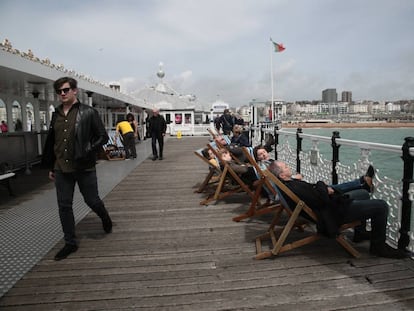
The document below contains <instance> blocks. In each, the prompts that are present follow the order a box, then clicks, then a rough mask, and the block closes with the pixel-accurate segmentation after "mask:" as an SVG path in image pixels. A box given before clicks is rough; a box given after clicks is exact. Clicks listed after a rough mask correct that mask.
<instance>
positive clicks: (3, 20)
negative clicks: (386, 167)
mask: <svg viewBox="0 0 414 311" xmlns="http://www.w3.org/2000/svg"><path fill="white" fill-rule="evenodd" d="M413 16H414V1H412V0H347V1H343V0H312V1H310V0H116V1H115V0H82V1H80V0H72V1H65V2H62V1H55V0H37V1H32V0H0V40H1V41H3V40H4V38H8V39H9V41H10V42H11V43H12V45H13V47H14V48H17V49H19V50H20V51H27V50H28V49H31V50H32V51H33V53H34V54H35V56H37V57H39V58H40V59H45V58H49V59H50V60H51V62H52V63H55V64H63V65H64V67H65V68H67V69H72V70H75V71H76V72H78V73H83V74H86V75H88V76H90V77H92V78H94V79H95V80H98V81H101V82H104V83H110V82H113V81H116V82H119V83H120V84H121V89H122V90H123V91H124V92H126V93H133V92H137V91H139V90H142V89H143V88H145V87H148V86H153V85H155V84H157V83H158V82H159V78H158V77H157V75H156V73H157V72H158V70H159V64H160V63H162V64H163V71H164V72H165V77H164V81H165V82H166V83H167V84H169V85H170V86H171V87H172V88H173V89H175V90H176V91H177V92H178V93H181V94H194V95H195V96H196V97H197V99H198V102H200V103H212V102H214V101H216V100H220V101H224V102H227V103H229V104H230V106H231V107H239V106H242V105H247V104H248V103H249V102H251V101H252V100H253V99H255V100H256V101H265V100H270V99H271V98H272V93H273V98H274V99H275V100H283V101H287V102H292V101H299V100H321V98H322V91H323V90H324V89H328V88H335V89H336V90H337V93H338V97H339V99H340V96H341V92H343V91H351V92H352V94H353V100H376V101H395V100H400V99H414V18H413ZM270 38H272V39H273V41H275V42H277V43H282V44H283V45H284V46H285V48H286V49H285V50H284V51H283V52H279V53H275V52H274V50H273V47H272V44H271V42H270ZM272 80H273V86H272V83H271V81H272ZM272 91H273V92H272Z"/></svg>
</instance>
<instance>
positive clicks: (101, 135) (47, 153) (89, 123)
mask: <svg viewBox="0 0 414 311" xmlns="http://www.w3.org/2000/svg"><path fill="white" fill-rule="evenodd" d="M74 105H77V106H78V107H77V108H78V114H77V116H76V122H75V137H74V154H73V160H74V161H73V163H74V169H76V170H84V169H88V168H92V167H94V166H95V163H96V154H97V152H99V151H100V150H101V148H102V145H104V144H106V142H107V141H108V134H107V132H106V130H105V127H104V125H103V123H102V120H101V118H100V117H99V114H98V112H97V111H96V110H95V109H94V108H92V107H90V106H88V105H84V104H81V103H79V102H78V103H75V104H74ZM56 117H57V114H56V112H55V113H53V115H52V120H51V122H50V127H49V133H48V135H47V138H46V142H45V147H44V149H43V155H42V165H43V166H44V167H47V168H49V169H53V167H54V164H55V160H56V156H55V152H54V145H55V132H54V124H55V121H56Z"/></svg>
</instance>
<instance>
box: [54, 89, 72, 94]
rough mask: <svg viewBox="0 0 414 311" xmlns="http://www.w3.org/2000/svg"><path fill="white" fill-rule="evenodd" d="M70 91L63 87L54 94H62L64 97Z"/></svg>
mask: <svg viewBox="0 0 414 311" xmlns="http://www.w3.org/2000/svg"><path fill="white" fill-rule="evenodd" d="M70 89H71V88H70V87H65V88H64V89H60V90H57V91H56V94H58V95H61V94H62V93H63V94H65V95H66V94H67V93H68V92H69V91H70Z"/></svg>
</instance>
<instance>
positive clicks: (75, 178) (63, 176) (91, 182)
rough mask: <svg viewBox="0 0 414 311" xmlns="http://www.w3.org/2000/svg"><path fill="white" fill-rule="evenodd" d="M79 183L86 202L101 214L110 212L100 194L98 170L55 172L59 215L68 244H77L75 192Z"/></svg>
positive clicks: (104, 214) (104, 215)
mask: <svg viewBox="0 0 414 311" xmlns="http://www.w3.org/2000/svg"><path fill="white" fill-rule="evenodd" d="M76 183H78V187H79V190H80V192H81V194H82V196H83V199H84V201H85V203H86V204H87V205H88V206H89V207H90V208H91V209H92V210H93V211H94V212H95V213H96V214H97V215H98V216H99V217H101V218H102V217H106V216H107V215H108V212H107V210H106V208H105V205H104V203H103V202H102V200H101V198H100V197H99V194H98V180H97V177H96V171H81V172H74V173H62V172H61V171H56V172H55V186H56V194H57V202H58V206H59V217H60V223H61V225H62V229H63V234H64V239H65V243H66V244H73V245H75V244H76V237H75V217H74V215H73V208H72V203H73V193H74V190H75V184H76Z"/></svg>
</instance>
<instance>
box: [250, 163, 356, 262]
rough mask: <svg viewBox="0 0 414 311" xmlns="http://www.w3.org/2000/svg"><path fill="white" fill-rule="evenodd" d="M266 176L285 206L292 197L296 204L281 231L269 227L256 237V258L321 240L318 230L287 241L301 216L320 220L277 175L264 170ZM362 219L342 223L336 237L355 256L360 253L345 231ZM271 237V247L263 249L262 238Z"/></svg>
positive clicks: (315, 220)
mask: <svg viewBox="0 0 414 311" xmlns="http://www.w3.org/2000/svg"><path fill="white" fill-rule="evenodd" d="M263 173H264V174H265V176H266V177H267V178H268V179H269V180H270V181H271V182H272V184H273V185H274V189H276V190H277V192H278V195H279V199H280V201H281V204H282V205H283V206H289V204H288V203H287V199H286V198H290V199H291V200H292V201H293V202H294V204H295V206H293V207H291V206H289V208H291V210H292V213H291V215H290V216H289V218H288V221H287V223H286V224H285V225H284V226H283V227H282V228H281V230H280V232H279V233H278V232H276V229H275V227H272V228H269V230H268V232H266V233H265V234H263V235H261V236H258V237H257V238H256V256H255V258H256V259H265V258H269V257H272V256H277V255H279V254H280V253H283V252H287V251H289V250H291V249H294V248H298V247H301V246H304V245H307V244H310V243H312V242H314V241H316V240H319V239H320V238H321V237H322V235H321V234H319V233H317V232H312V233H310V234H309V235H308V236H306V237H304V238H300V239H298V240H294V241H291V242H288V243H287V238H288V237H289V235H290V233H291V230H292V228H293V227H294V226H295V222H296V221H297V220H298V217H299V216H305V217H306V218H308V219H311V220H312V221H313V222H314V223H316V222H317V221H318V218H317V216H316V214H315V213H314V212H313V211H312V209H311V208H310V207H309V206H307V205H306V203H305V202H304V201H302V200H301V199H300V198H299V197H298V196H297V195H296V194H295V193H293V192H292V191H291V190H290V189H289V188H288V187H287V186H286V185H284V184H283V183H282V182H281V181H280V180H279V179H278V178H277V177H276V176H275V175H273V174H272V173H271V172H269V171H263ZM360 224H361V222H360V221H354V222H352V223H348V224H344V225H342V226H341V227H340V228H339V230H338V232H339V234H338V235H337V237H336V241H337V242H338V243H339V244H340V245H341V246H342V247H343V248H344V249H345V250H346V251H347V252H348V253H349V254H351V255H352V256H353V257H355V258H359V257H360V253H359V252H358V251H357V250H356V249H355V248H354V247H353V246H352V245H351V244H350V243H349V242H348V241H347V240H346V239H345V236H344V233H345V232H344V231H345V230H346V229H349V228H354V227H356V226H358V225H360ZM264 239H270V240H271V245H272V246H271V249H270V250H265V251H263V250H262V240H264Z"/></svg>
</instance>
